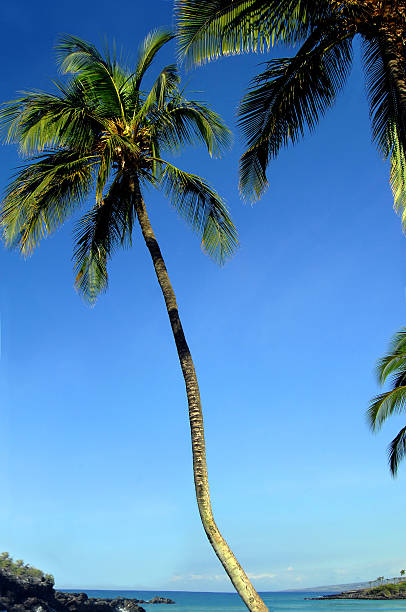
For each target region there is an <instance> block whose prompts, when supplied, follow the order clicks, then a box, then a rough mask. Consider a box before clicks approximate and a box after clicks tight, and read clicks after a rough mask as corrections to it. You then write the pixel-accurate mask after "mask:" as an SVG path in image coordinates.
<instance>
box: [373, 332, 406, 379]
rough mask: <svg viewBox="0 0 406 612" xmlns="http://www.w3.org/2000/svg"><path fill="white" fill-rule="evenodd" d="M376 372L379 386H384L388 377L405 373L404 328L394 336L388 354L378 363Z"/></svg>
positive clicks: (405, 333)
mask: <svg viewBox="0 0 406 612" xmlns="http://www.w3.org/2000/svg"><path fill="white" fill-rule="evenodd" d="M376 372H377V377H378V381H379V383H380V384H384V382H385V381H386V380H387V378H388V376H391V375H393V374H399V373H401V372H406V328H402V329H401V330H400V331H399V332H398V333H397V334H395V336H394V337H393V339H392V342H391V344H390V347H389V352H388V354H387V355H385V356H384V357H383V358H382V359H380V360H379V361H378V364H377V368H376Z"/></svg>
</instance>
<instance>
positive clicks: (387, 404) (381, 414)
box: [367, 328, 406, 576]
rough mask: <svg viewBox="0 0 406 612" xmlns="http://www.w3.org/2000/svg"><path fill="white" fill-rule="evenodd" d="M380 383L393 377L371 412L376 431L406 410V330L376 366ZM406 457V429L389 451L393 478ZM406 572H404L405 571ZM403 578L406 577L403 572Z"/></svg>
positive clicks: (371, 406)
mask: <svg viewBox="0 0 406 612" xmlns="http://www.w3.org/2000/svg"><path fill="white" fill-rule="evenodd" d="M377 374H378V381H379V382H380V384H384V382H385V381H386V380H387V378H388V376H390V377H392V379H393V380H392V388H391V389H390V390H389V391H386V392H385V393H381V394H380V395H377V396H376V397H375V398H374V399H373V400H372V402H371V404H370V407H369V409H368V413H367V417H368V422H369V425H370V427H371V429H372V430H373V431H377V430H378V429H380V428H381V426H382V425H383V423H384V422H385V421H386V420H387V419H388V417H390V416H391V415H393V414H398V413H401V412H403V411H404V410H405V406H406V328H402V329H401V331H400V332H398V333H397V334H396V335H395V336H394V338H393V340H392V343H391V346H390V349H389V353H388V354H387V355H386V356H385V357H383V358H382V359H381V360H380V361H379V362H378V366H377ZM405 454H406V427H403V428H402V429H401V430H400V431H399V433H398V434H397V436H395V437H394V439H393V440H392V442H391V443H390V445H389V447H388V459H389V467H390V471H391V473H392V476H396V474H397V471H398V465H399V461H401V460H402V459H403V458H404V456H405ZM402 571H404V570H402ZM401 575H402V576H403V574H402V572H401Z"/></svg>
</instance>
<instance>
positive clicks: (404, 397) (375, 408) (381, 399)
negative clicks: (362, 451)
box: [367, 387, 406, 431]
mask: <svg viewBox="0 0 406 612" xmlns="http://www.w3.org/2000/svg"><path fill="white" fill-rule="evenodd" d="M405 407H406V387H397V388H395V389H392V390H391V391H386V393H381V394H380V395H377V396H376V397H375V398H374V399H373V400H372V402H371V404H370V406H369V409H368V412H367V419H368V423H369V426H370V427H371V429H372V430H374V431H375V430H377V429H380V427H381V426H382V424H383V423H384V422H385V421H386V420H387V418H388V417H390V416H392V415H393V414H400V413H401V412H403V411H404V410H405Z"/></svg>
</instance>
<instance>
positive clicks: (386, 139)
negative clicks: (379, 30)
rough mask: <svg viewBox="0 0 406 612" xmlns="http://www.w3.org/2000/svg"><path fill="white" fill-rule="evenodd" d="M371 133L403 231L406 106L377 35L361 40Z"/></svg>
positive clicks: (405, 216)
mask: <svg viewBox="0 0 406 612" xmlns="http://www.w3.org/2000/svg"><path fill="white" fill-rule="evenodd" d="M363 52H364V60H365V73H366V84H367V91H368V99H369V105H370V116H371V121H372V137H373V139H374V141H375V142H376V144H377V147H378V150H379V151H380V153H381V154H382V156H383V157H384V159H388V158H389V161H390V178H389V182H390V186H391V188H392V192H393V197H394V208H395V210H396V212H397V213H398V214H399V215H400V217H401V219H402V225H403V229H404V231H406V116H405V111H406V108H404V107H402V103H401V100H400V99H399V88H398V83H397V79H396V75H395V74H394V72H393V66H392V64H393V61H392V60H391V55H390V50H389V49H388V48H387V45H386V43H385V41H384V40H383V39H382V38H380V37H378V36H376V37H373V38H370V39H367V40H364V43H363Z"/></svg>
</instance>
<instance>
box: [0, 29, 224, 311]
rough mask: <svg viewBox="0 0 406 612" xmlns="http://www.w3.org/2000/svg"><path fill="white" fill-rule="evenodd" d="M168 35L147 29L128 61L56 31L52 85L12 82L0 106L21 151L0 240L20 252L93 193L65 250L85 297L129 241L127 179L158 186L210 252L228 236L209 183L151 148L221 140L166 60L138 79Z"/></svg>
mask: <svg viewBox="0 0 406 612" xmlns="http://www.w3.org/2000/svg"><path fill="white" fill-rule="evenodd" d="M172 38H173V34H172V33H171V32H168V31H166V30H155V31H153V32H151V33H150V34H149V35H148V36H147V37H146V38H145V40H144V41H143V42H142V44H141V46H140V49H139V53H138V59H137V62H136V64H135V66H133V67H131V68H129V67H128V66H126V65H125V64H123V63H122V60H121V56H120V57H117V53H116V49H115V47H113V49H112V51H110V50H109V49H108V48H106V50H105V52H104V53H101V52H100V51H99V50H98V49H97V48H96V47H95V46H94V45H92V44H90V43H88V42H86V41H83V40H82V39H80V38H78V37H75V36H69V35H66V36H63V37H62V38H61V39H60V41H59V43H58V45H57V59H58V63H59V67H60V71H61V73H62V75H63V77H62V81H61V82H55V83H54V87H55V90H56V91H55V93H44V92H28V93H24V94H23V95H22V96H21V97H20V98H18V99H16V100H14V101H12V102H10V103H8V104H5V105H3V108H2V109H1V110H0V127H1V130H2V133H3V136H4V139H5V140H6V142H11V143H15V144H16V145H17V146H18V147H19V149H20V152H21V153H22V154H23V155H24V157H25V158H26V162H25V163H24V165H23V166H22V167H21V168H20V170H19V171H18V173H17V174H16V176H15V177H14V179H13V180H12V181H11V182H10V184H9V186H8V188H7V191H6V194H5V197H4V199H3V203H2V210H1V217H0V223H1V227H2V230H3V233H4V237H5V240H6V243H7V245H8V246H10V247H12V248H18V249H19V250H20V251H21V252H22V253H23V254H29V253H31V251H32V250H33V249H34V248H35V247H36V246H37V245H38V243H39V241H40V239H41V238H43V237H45V236H47V235H48V234H49V233H50V232H52V231H54V230H55V229H56V228H57V227H59V226H60V225H61V224H62V223H63V222H64V221H65V220H66V219H67V218H68V217H69V216H70V215H71V214H72V213H73V212H74V211H75V210H76V209H77V208H79V207H80V206H81V205H82V204H86V203H87V201H88V200H89V198H90V197H91V196H93V197H94V205H93V207H92V208H91V209H90V210H89V211H88V212H86V213H85V214H84V216H83V217H82V218H81V219H80V221H79V223H78V224H77V227H76V233H75V240H76V246H75V250H74V261H75V270H76V282H75V284H76V287H77V289H78V291H80V292H81V293H82V294H83V295H84V296H85V297H86V298H88V299H89V300H90V301H92V302H93V301H94V300H95V299H96V297H97V295H98V293H99V292H101V291H103V290H105V289H106V287H107V283H108V275H107V265H108V261H109V259H110V257H111V256H112V254H113V252H114V250H115V249H116V248H117V247H118V246H125V245H126V244H130V243H131V234H132V228H133V223H134V219H135V210H136V201H135V198H136V197H138V196H137V194H136V193H135V191H134V189H133V187H132V186H134V184H135V183H136V182H137V183H142V184H145V183H151V184H152V185H154V186H155V187H162V188H163V189H164V190H165V191H166V192H168V193H169V192H170V195H171V198H172V200H173V201H177V202H178V203H177V204H176V207H177V209H178V210H179V212H180V213H181V214H182V215H183V216H185V217H186V218H188V219H189V220H191V223H192V226H193V228H194V230H195V231H197V232H198V233H199V234H200V235H201V236H202V240H203V246H204V249H205V250H206V252H207V253H209V254H210V255H212V256H213V257H214V258H215V259H217V260H219V261H223V260H224V259H225V258H226V257H227V256H228V255H230V254H231V252H232V250H233V248H234V247H235V246H236V236H235V229H234V226H233V224H232V222H231V219H230V217H229V214H228V212H227V209H226V208H225V207H224V205H223V203H222V200H221V199H220V198H219V196H218V195H217V194H216V193H215V191H214V190H212V189H211V188H209V187H208V185H206V183H205V182H204V181H203V180H202V179H200V178H199V177H195V176H194V175H188V174H187V173H184V172H182V171H181V170H179V169H177V168H175V167H174V166H170V165H168V164H167V162H165V161H164V160H163V159H162V158H161V155H162V154H163V153H165V152H169V153H173V152H175V151H177V150H179V149H180V148H181V147H182V146H184V145H185V144H203V145H204V146H205V147H206V148H207V151H208V153H209V154H210V155H212V156H216V155H220V154H221V153H222V152H223V151H224V149H225V148H226V147H227V146H229V143H230V131H229V130H228V128H227V127H226V126H225V125H224V123H223V121H222V119H221V118H220V117H219V116H218V115H217V114H216V113H214V112H213V111H212V110H211V109H210V108H208V107H207V106H206V105H205V104H203V103H202V102H197V101H194V100H188V99H187V98H186V97H185V95H184V92H183V91H181V90H180V78H179V74H178V70H177V68H176V66H175V65H169V66H166V67H164V68H163V69H162V70H161V71H160V72H159V73H158V75H157V77H156V79H155V82H154V83H153V85H152V87H151V88H150V89H149V90H145V89H144V88H143V78H144V76H145V74H146V72H147V70H148V69H149V68H150V67H151V66H152V64H153V61H154V59H155V57H156V54H157V53H158V51H159V50H160V49H161V48H162V46H163V45H165V44H166V43H168V42H169V41H170V40H172ZM169 168H171V169H170V170H169ZM192 177H193V178H192ZM169 185H170V187H168V186H169ZM189 209H190V210H189Z"/></svg>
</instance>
